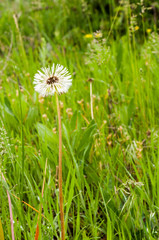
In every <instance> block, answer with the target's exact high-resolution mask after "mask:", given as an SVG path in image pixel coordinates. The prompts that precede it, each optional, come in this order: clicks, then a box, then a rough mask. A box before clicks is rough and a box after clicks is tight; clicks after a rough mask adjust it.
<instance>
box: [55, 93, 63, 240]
mask: <svg viewBox="0 0 159 240" xmlns="http://www.w3.org/2000/svg"><path fill="white" fill-rule="evenodd" d="M55 95H56V104H57V112H58V123H59V198H60V219H61V236H62V240H65V225H64V210H63V194H62V129H61V115H60V106H59V101H58V95H57V93H56V94H55Z"/></svg>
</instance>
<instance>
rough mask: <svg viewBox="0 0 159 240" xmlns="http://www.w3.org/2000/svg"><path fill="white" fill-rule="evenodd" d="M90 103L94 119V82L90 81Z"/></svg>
mask: <svg viewBox="0 0 159 240" xmlns="http://www.w3.org/2000/svg"><path fill="white" fill-rule="evenodd" d="M90 103H91V117H92V119H94V114H93V93H92V81H90Z"/></svg>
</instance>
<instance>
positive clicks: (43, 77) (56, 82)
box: [33, 64, 72, 97]
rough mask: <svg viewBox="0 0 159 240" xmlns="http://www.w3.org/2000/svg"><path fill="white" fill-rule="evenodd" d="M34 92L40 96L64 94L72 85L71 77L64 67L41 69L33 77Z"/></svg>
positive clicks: (58, 65)
mask: <svg viewBox="0 0 159 240" xmlns="http://www.w3.org/2000/svg"><path fill="white" fill-rule="evenodd" d="M33 84H34V85H35V86H34V88H35V91H37V92H38V93H40V95H41V96H43V97H45V96H49V95H54V94H55V92H56V93H58V94H62V93H66V92H67V91H68V89H69V88H70V86H71V85H72V76H71V74H70V73H69V71H68V70H67V68H65V67H64V66H62V65H60V64H57V65H56V66H55V64H53V65H52V67H48V68H41V70H40V71H38V72H37V73H36V74H35V76H34V82H33Z"/></svg>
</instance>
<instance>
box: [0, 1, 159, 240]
mask: <svg viewBox="0 0 159 240" xmlns="http://www.w3.org/2000/svg"><path fill="white" fill-rule="evenodd" d="M106 2H108V3H109V2H110V3H109V4H110V12H109V14H108V12H107V9H106V8H105V5H104V4H103V3H102V1H95V2H94V3H93V2H92V3H91V2H90V3H88V2H87V1H75V0H74V1H62V0H61V1H59V2H56V1H55V2H54V4H53V3H52V2H51V1H49V0H48V1H46V2H43V1H39V5H36V3H34V2H33V1H25V2H23V1H19V2H18V1H12V3H11V2H10V1H4V2H3V3H1V7H0V8H1V13H2V14H1V18H0V49H1V50H0V69H1V76H0V171H1V172H2V173H3V174H4V176H5V178H6V181H7V183H5V182H4V181H3V180H2V178H0V180H1V181H0V218H1V221H2V226H3V231H4V236H5V239H6V240H7V239H11V226H10V217H9V206H8V199H7V191H6V190H8V191H9V192H10V195H11V201H12V207H13V218H14V231H15V239H17V240H21V239H34V236H35V231H36V224H37V220H38V213H37V212H36V211H34V210H33V209H31V208H30V207H28V206H27V205H26V204H23V203H21V202H20V200H18V199H17V198H15V197H14V195H15V196H17V197H19V198H20V199H23V201H25V202H26V203H28V204H30V205H31V206H32V207H33V208H35V209H37V210H39V207H40V204H42V206H43V209H42V214H43V215H44V216H45V217H46V218H44V217H42V216H41V223H40V225H39V229H40V236H39V239H43V240H49V239H60V216H59V214H60V213H59V198H58V196H59V195H58V194H59V191H58V185H57V181H56V178H57V175H56V167H57V165H58V129H57V110H56V101H55V97H54V96H53V97H47V98H44V99H40V98H39V96H38V94H37V93H36V92H35V91H34V87H33V78H34V74H35V73H36V71H37V70H38V69H40V67H42V66H48V65H51V64H52V63H53V62H54V63H59V64H62V65H64V66H65V67H67V68H68V69H69V71H70V72H71V74H72V75H73V84H72V87H71V88H70V90H69V91H68V93H67V94H65V95H61V96H60V97H59V99H60V101H61V103H60V104H61V116H62V134H63V194H64V212H65V230H66V239H69V240H71V239H72V240H80V239H81V240H82V239H83V240H87V239H92V240H93V239H101V240H102V239H103V240H106V239H107V240H128V239H130V240H134V239H136V240H153V239H154V240H155V239H159V227H158V219H159V191H158V188H159V132H158V131H159V127H158V126H159V120H158V119H159V118H158V117H159V107H158V96H159V79H158V76H159V54H158V53H159V43H158V38H159V35H158V34H157V32H156V29H157V26H156V25H155V26H152V25H149V24H152V23H153V21H150V19H149V18H150V17H149V18H148V19H146V20H145V19H144V16H140V15H139V12H138V15H137V17H136V21H137V22H136V24H135V26H137V25H138V26H140V28H139V30H136V31H131V30H130V26H129V23H130V18H131V16H132V14H133V11H136V10H133V9H131V8H130V7H128V8H127V9H126V8H125V6H123V5H121V6H120V7H119V4H118V5H117V4H115V2H114V1H106ZM46 6H49V8H46ZM146 6H147V5H146ZM35 8H36V9H35ZM37 8H38V9H37ZM138 11H140V9H138ZM147 11H148V10H146V13H145V14H147ZM14 14H17V19H18V27H19V28H18V27H17V26H16V24H15V18H13V15H14ZM152 19H153V16H152ZM152 19H151V20H152ZM148 28H151V29H152V33H147V32H146V29H148ZM99 29H101V32H102V34H103V37H102V39H95V38H91V39H87V38H85V37H84V35H85V34H88V33H93V32H95V31H96V30H99ZM130 33H131V34H130ZM130 35H131V36H130ZM94 39H95V40H94ZM103 39H106V41H103ZM89 78H93V79H94V81H93V94H94V100H93V106H94V120H92V119H91V111H90V93H89V82H88V81H87V80H88V79H89ZM69 108H70V109H71V110H68V109H69ZM68 111H70V112H71V114H69V113H68ZM44 114H46V115H47V116H45V115H44ZM46 159H48V165H47V171H46V181H45V188H44V196H43V198H42V197H41V189H42V184H43V178H44V171H45V163H46Z"/></svg>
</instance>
